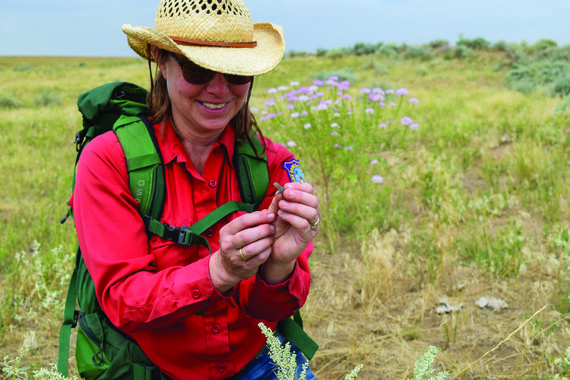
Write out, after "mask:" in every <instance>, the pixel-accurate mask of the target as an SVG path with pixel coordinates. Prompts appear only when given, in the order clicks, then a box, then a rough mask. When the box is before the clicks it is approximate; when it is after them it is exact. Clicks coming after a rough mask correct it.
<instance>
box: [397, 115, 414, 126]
mask: <svg viewBox="0 0 570 380" xmlns="http://www.w3.org/2000/svg"><path fill="white" fill-rule="evenodd" d="M413 122H414V121H413V120H412V118H411V117H409V116H404V117H403V118H402V120H400V123H402V124H403V125H410V124H412V123H413Z"/></svg>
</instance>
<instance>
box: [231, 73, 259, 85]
mask: <svg viewBox="0 0 570 380" xmlns="http://www.w3.org/2000/svg"><path fill="white" fill-rule="evenodd" d="M224 76H225V77H226V80H227V81H228V83H231V84H246V83H249V82H251V80H252V79H253V77H251V76H243V75H232V74H224Z"/></svg>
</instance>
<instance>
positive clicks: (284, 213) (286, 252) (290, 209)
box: [261, 182, 321, 284]
mask: <svg viewBox="0 0 570 380" xmlns="http://www.w3.org/2000/svg"><path fill="white" fill-rule="evenodd" d="M269 213H271V214H273V213H276V214H277V219H276V220H275V222H274V223H273V225H274V226H275V235H274V242H273V246H272V249H271V256H269V258H268V259H267V261H266V262H265V264H264V265H263V267H262V269H261V275H262V277H263V279H264V280H265V281H266V282H268V283H273V284H276V283H280V282H282V281H284V280H285V279H286V278H287V277H288V276H289V275H290V274H291V272H292V271H293V269H294V267H295V261H296V260H297V257H298V256H299V255H300V254H301V253H302V252H303V250H304V249H305V247H307V245H308V244H309V242H310V241H311V240H313V238H314V237H315V236H316V235H317V233H318V229H319V222H320V218H321V215H320V207H319V200H318V198H317V196H316V195H314V192H313V187H312V186H311V185H310V184H308V183H300V182H291V183H287V184H285V191H284V192H283V194H280V193H278V194H276V195H275V197H274V198H273V201H272V202H271V205H270V206H269Z"/></svg>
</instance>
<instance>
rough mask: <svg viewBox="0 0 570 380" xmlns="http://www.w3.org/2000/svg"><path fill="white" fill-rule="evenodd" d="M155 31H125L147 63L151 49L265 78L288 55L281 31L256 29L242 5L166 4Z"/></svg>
mask: <svg viewBox="0 0 570 380" xmlns="http://www.w3.org/2000/svg"><path fill="white" fill-rule="evenodd" d="M154 25H155V29H152V28H149V27H145V26H138V27H134V26H132V25H128V24H125V25H123V32H125V34H126V35H127V40H128V43H129V46H130V47H131V48H132V49H133V50H134V51H135V52H136V53H137V54H138V55H140V56H141V57H143V58H145V59H146V58H147V49H148V46H149V44H150V45H154V46H157V47H158V48H160V49H165V50H169V51H171V52H174V53H177V54H182V55H185V56H186V57H187V58H188V59H189V60H191V61H192V62H194V63H196V64H197V65H199V66H202V67H204V68H207V69H210V70H213V71H218V72H222V73H226V74H236V75H260V74H264V73H266V72H268V71H271V70H272V69H274V68H275V67H276V66H277V65H278V64H279V62H280V61H281V58H282V57H283V52H284V50H285V41H284V39H283V29H282V28H281V26H279V25H274V24H271V23H257V24H253V22H252V21H251V15H250V14H249V11H248V9H247V7H246V6H245V3H244V2H243V1H242V0H161V1H160V4H159V5H158V9H157V11H156V16H155V19H154ZM151 59H153V58H152V57H151Z"/></svg>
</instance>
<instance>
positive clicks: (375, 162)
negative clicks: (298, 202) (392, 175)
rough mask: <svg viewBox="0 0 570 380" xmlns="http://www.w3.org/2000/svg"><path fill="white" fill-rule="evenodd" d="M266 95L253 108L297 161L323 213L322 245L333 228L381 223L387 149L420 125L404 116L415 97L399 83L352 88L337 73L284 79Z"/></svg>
mask: <svg viewBox="0 0 570 380" xmlns="http://www.w3.org/2000/svg"><path fill="white" fill-rule="evenodd" d="M268 94H269V95H270V96H271V98H270V99H268V100H266V101H265V102H264V104H263V107H260V109H259V108H255V107H254V108H252V112H253V113H254V114H256V116H257V118H258V120H259V124H260V127H261V128H262V129H263V130H264V131H266V133H267V134H268V135H270V136H271V138H272V139H274V140H275V141H277V142H281V143H283V144H284V145H286V146H287V147H288V148H289V149H290V150H291V151H293V153H294V154H295V156H296V157H297V158H299V159H300V160H301V161H302V164H303V167H304V170H305V172H306V176H307V177H308V178H310V180H309V181H310V182H311V183H312V184H313V185H315V186H316V188H317V191H318V193H319V196H320V199H321V207H322V208H323V211H324V213H325V215H327V217H326V218H324V219H323V226H324V233H325V235H326V236H327V237H328V241H329V243H331V245H332V246H334V241H335V240H336V238H335V235H336V232H335V231H339V230H340V229H344V230H346V229H353V228H357V227H358V224H364V225H365V226H367V228H372V227H373V226H374V225H377V224H384V223H385V221H384V220H383V217H382V215H383V214H385V210H387V209H388V208H389V207H390V203H391V202H390V200H391V190H390V188H389V186H388V185H387V184H386V182H385V178H388V177H387V173H385V172H387V171H389V170H390V168H389V166H390V165H389V164H388V160H387V159H386V153H387V152H388V151H389V150H390V151H394V150H397V149H398V148H399V147H402V146H403V144H404V143H405V142H406V139H407V136H408V132H409V131H415V130H417V129H418V128H419V127H420V125H419V123H417V122H416V121H414V120H413V119H412V117H411V116H410V112H412V111H413V109H414V107H416V105H417V104H418V103H419V101H418V99H417V98H414V97H409V92H408V90H407V89H406V88H399V89H397V90H394V89H385V90H384V89H381V88H361V89H359V90H355V89H352V88H351V85H350V83H349V82H348V81H340V80H339V79H338V77H336V76H331V77H330V78H329V79H328V80H326V81H322V80H315V81H314V82H313V83H312V84H311V85H310V86H301V85H300V84H299V82H291V83H290V85H289V86H279V87H277V88H271V89H269V90H268ZM404 112H405V115H404V116H403V117H401V116H399V115H400V113H404ZM392 154H393V153H392ZM332 246H331V247H330V248H333V247H332Z"/></svg>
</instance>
